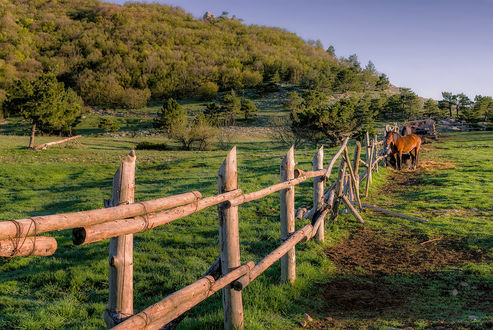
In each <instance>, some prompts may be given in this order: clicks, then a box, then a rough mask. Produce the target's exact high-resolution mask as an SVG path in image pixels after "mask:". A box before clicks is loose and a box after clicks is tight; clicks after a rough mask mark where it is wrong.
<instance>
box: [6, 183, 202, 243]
mask: <svg viewBox="0 0 493 330" xmlns="http://www.w3.org/2000/svg"><path fill="white" fill-rule="evenodd" d="M201 197H202V195H201V194H200V192H198V191H192V192H188V193H185V194H180V195H175V196H170V197H164V198H159V199H153V200H149V201H145V202H140V203H135V204H127V205H119V206H115V207H110V208H105V209H97V210H89V211H79V212H71V213H62V214H53V215H45V216H39V217H32V218H29V219H20V220H11V221H1V222H0V240H2V239H7V238H10V237H24V236H30V235H35V234H41V233H46V232H48V231H56V230H63V229H72V228H76V227H84V226H91V225H95V224H98V223H103V222H107V221H112V220H118V219H124V218H130V217H135V216H138V215H141V214H146V213H150V212H156V211H161V210H164V209H168V208H171V207H176V206H180V205H185V204H189V203H193V202H195V201H197V200H198V199H200V198H201ZM33 224H34V225H33Z"/></svg>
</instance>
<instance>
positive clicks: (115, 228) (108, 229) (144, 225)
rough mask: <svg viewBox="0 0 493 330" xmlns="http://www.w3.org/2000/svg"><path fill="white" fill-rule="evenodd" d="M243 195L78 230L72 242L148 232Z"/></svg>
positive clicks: (209, 199)
mask: <svg viewBox="0 0 493 330" xmlns="http://www.w3.org/2000/svg"><path fill="white" fill-rule="evenodd" d="M241 193H242V192H241V189H237V190H234V191H230V192H227V193H224V194H221V195H216V196H211V197H206V198H202V199H200V200H198V201H196V202H195V203H192V204H188V205H184V206H180V207H176V208H174V209H171V210H166V211H162V212H158V213H152V214H148V215H144V216H137V217H133V218H128V219H121V220H114V221H108V222H105V223H101V224H97V225H93V226H87V227H81V228H76V229H74V230H73V231H72V241H73V242H74V244H76V245H82V244H88V243H92V242H98V241H101V240H104V239H107V238H110V237H116V236H120V235H125V234H132V233H138V232H141V231H146V230H149V229H152V228H154V227H157V226H161V225H164V224H167V223H169V222H172V221H174V220H177V219H181V218H183V217H186V216H188V215H190V214H193V213H196V212H198V211H200V210H203V209H204V208H206V207H209V206H213V205H217V204H219V203H223V202H224V201H227V200H228V199H231V198H235V197H237V196H239V195H241Z"/></svg>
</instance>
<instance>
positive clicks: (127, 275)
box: [104, 150, 135, 328]
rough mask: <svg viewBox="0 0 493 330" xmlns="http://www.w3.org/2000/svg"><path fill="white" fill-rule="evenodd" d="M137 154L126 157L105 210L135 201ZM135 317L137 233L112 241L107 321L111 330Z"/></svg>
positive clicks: (116, 175) (105, 317) (117, 174)
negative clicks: (134, 245)
mask: <svg viewBox="0 0 493 330" xmlns="http://www.w3.org/2000/svg"><path fill="white" fill-rule="evenodd" d="M134 192H135V152H134V151H133V150H132V151H131V152H130V154H129V155H128V156H126V157H125V158H124V159H123V161H122V163H121V165H120V168H119V169H118V170H117V171H116V173H115V175H114V177H113V191H112V194H111V195H112V196H111V200H107V201H105V207H112V206H117V205H122V204H131V203H133V202H134ZM132 314H133V234H128V235H122V236H119V237H113V238H111V239H110V252H109V299H108V309H107V310H106V311H105V313H104V320H105V322H106V325H107V326H108V328H111V327H114V326H115V325H116V324H118V323H120V322H121V321H122V319H125V318H127V317H129V316H131V315H132Z"/></svg>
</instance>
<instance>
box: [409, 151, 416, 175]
mask: <svg viewBox="0 0 493 330" xmlns="http://www.w3.org/2000/svg"><path fill="white" fill-rule="evenodd" d="M409 155H411V169H412V170H413V169H416V148H414V149H413V150H411V151H409Z"/></svg>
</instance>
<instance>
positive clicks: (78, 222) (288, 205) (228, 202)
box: [0, 136, 418, 329]
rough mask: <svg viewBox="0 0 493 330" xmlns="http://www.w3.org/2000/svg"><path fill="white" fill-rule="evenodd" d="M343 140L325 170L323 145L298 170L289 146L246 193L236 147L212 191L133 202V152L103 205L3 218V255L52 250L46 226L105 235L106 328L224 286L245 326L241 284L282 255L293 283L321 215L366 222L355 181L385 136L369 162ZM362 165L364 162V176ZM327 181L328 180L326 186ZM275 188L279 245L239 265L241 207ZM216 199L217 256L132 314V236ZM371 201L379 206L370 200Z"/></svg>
mask: <svg viewBox="0 0 493 330" xmlns="http://www.w3.org/2000/svg"><path fill="white" fill-rule="evenodd" d="M348 139H349V138H346V139H345V140H344V142H343V143H342V145H341V147H340V148H339V150H338V151H337V152H336V153H335V155H334V156H333V157H332V159H331V160H330V162H329V164H328V166H327V168H326V169H324V168H323V149H322V148H320V150H318V152H317V154H316V155H315V157H314V159H313V170H312V171H306V172H305V171H303V170H301V169H295V164H296V163H295V157H294V148H293V147H291V149H289V151H288V153H287V154H286V156H285V157H284V159H283V162H282V164H281V166H280V181H281V182H280V183H277V184H274V185H272V186H269V187H266V188H264V189H261V190H259V191H254V192H250V193H243V192H242V191H241V190H240V189H239V187H238V183H237V182H238V181H237V176H238V174H237V163H236V148H233V149H232V150H231V151H230V152H229V154H228V155H227V157H226V159H225V160H224V162H223V164H222V166H221V168H220V169H219V172H218V194H217V195H215V196H210V197H205V198H203V197H202V195H201V194H200V193H199V192H197V191H191V192H188V193H184V194H180V195H176V196H170V197H165V198H159V199H154V200H149V201H144V202H139V203H134V189H135V160H136V156H135V153H134V152H133V151H132V152H131V153H130V154H129V155H128V156H126V157H125V158H124V159H123V161H122V163H121V165H120V167H119V169H118V170H117V171H116V174H115V176H114V177H113V191H112V196H111V199H110V200H107V201H105V206H106V208H102V209H98V210H90V211H81V212H71V213H65V214H56V215H47V216H40V217H33V218H29V219H20V220H9V221H2V222H0V256H3V257H14V256H28V255H38V256H47V255H51V254H53V253H54V252H55V250H56V248H57V242H56V240H55V239H54V238H51V237H44V236H43V237H39V236H38V235H39V234H41V233H46V232H49V231H56V230H63V229H73V232H72V239H73V242H74V243H75V244H76V245H80V244H88V243H91V242H97V241H101V240H104V239H107V238H110V243H109V259H108V260H109V299H108V308H107V310H106V312H105V316H104V318H105V321H106V324H107V325H108V327H115V328H116V329H136V328H146V329H158V328H162V327H166V325H169V326H168V327H169V328H172V327H174V326H176V324H177V323H179V322H180V321H181V319H182V318H183V317H184V316H183V315H184V314H185V313H186V312H187V311H188V310H190V309H191V308H192V307H194V306H195V305H197V304H198V303H200V302H201V301H203V300H205V299H207V298H208V297H209V296H211V295H212V294H214V293H215V292H217V291H219V290H222V297H223V299H222V301H223V312H224V327H225V328H226V329H233V328H243V302H242V289H244V288H245V287H246V286H247V285H248V284H249V283H250V282H252V281H253V280H255V279H256V278H257V277H258V276H260V275H261V274H262V273H263V272H264V271H265V270H266V269H267V268H269V267H270V266H271V265H272V264H273V263H275V262H276V261H278V260H280V259H281V274H280V280H281V281H282V282H287V283H292V282H294V281H295V280H296V252H295V246H296V245H297V244H298V243H300V242H302V241H304V240H309V239H311V238H313V237H316V238H317V240H319V241H323V240H324V222H325V218H326V217H327V216H329V215H330V219H331V220H336V219H337V217H338V214H339V209H340V208H341V206H343V207H346V208H347V209H348V210H349V212H351V214H352V215H354V217H355V218H356V219H357V220H358V221H359V222H361V223H363V222H364V220H363V218H362V217H361V215H360V211H361V210H362V209H363V206H365V204H363V203H361V199H360V182H361V181H364V180H365V179H366V181H365V184H366V192H367V191H368V186H369V185H370V183H371V177H372V171H373V169H376V168H377V165H378V162H379V161H381V160H382V159H383V156H382V155H383V150H382V151H381V153H379V154H377V152H376V150H377V147H376V146H377V145H379V144H381V143H382V142H378V141H376V139H370V138H369V136H368V138H367V140H366V145H365V149H366V150H367V155H366V161H363V160H361V159H360V154H361V149H362V148H361V145H360V144H359V143H357V144H356V149H355V153H354V159H353V161H352V162H351V159H350V158H349V152H348V149H347V143H348ZM339 159H340V166H339V171H338V175H337V179H336V180H335V181H334V182H332V183H331V184H327V185H325V183H327V182H329V181H330V176H331V173H332V169H333V167H334V165H335V164H336V162H337V161H338V160H339ZM360 164H363V165H364V167H366V169H365V170H364V171H363V173H361V174H360V173H359V169H360ZM310 178H314V183H313V207H312V209H311V210H310V211H308V212H307V213H306V214H305V218H310V219H312V221H311V223H309V224H306V225H304V226H303V227H302V228H300V229H298V230H296V228H295V209H294V201H295V195H294V186H295V185H298V184H300V183H301V182H304V181H306V180H308V179H310ZM324 186H327V190H325V191H324ZM276 192H280V238H281V244H280V246H279V247H278V248H276V249H275V250H274V251H272V252H271V253H269V254H268V255H267V256H265V258H264V259H262V260H261V261H260V262H258V263H257V264H255V263H254V262H252V261H249V262H247V263H245V264H243V265H242V264H241V263H240V247H239V237H240V233H239V221H240V219H239V216H238V207H239V206H240V205H242V204H244V203H247V202H249V201H253V200H257V199H260V198H263V197H265V196H267V195H270V194H272V193H276ZM214 205H217V207H218V229H219V230H218V231H219V244H220V257H219V258H218V259H217V260H216V262H214V264H213V265H212V266H211V268H210V269H209V270H208V271H207V272H206V274H205V275H204V277H202V278H201V279H199V280H197V281H196V282H194V283H192V284H190V285H188V286H186V287H185V288H183V289H181V290H179V291H177V292H175V293H172V294H170V295H169V296H167V297H166V298H164V299H163V300H161V301H159V302H156V303H155V304H154V305H152V306H150V307H148V308H146V309H144V310H143V311H141V312H139V313H136V314H134V311H133V234H134V233H137V232H141V231H146V230H150V229H152V228H154V227H156V226H162V225H165V224H167V223H170V222H172V221H175V220H178V219H181V218H184V217H186V216H187V215H190V214H193V213H196V212H198V211H200V210H202V209H204V208H206V207H211V206H214ZM368 207H369V208H374V209H376V210H378V211H382V209H378V208H376V207H374V206H368ZM358 208H359V210H358ZM384 211H385V210H384ZM387 213H388V212H387ZM394 215H396V214H394ZM397 215H399V214H397ZM401 216H402V215H401ZM408 218H409V217H408ZM414 220H418V219H416V218H414Z"/></svg>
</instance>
